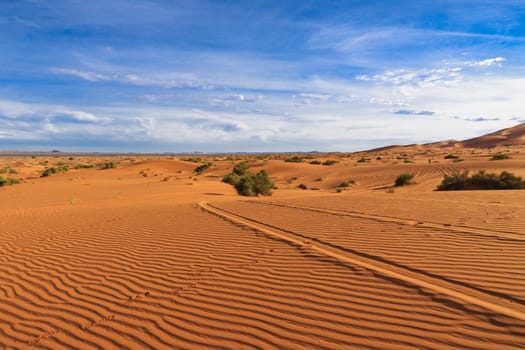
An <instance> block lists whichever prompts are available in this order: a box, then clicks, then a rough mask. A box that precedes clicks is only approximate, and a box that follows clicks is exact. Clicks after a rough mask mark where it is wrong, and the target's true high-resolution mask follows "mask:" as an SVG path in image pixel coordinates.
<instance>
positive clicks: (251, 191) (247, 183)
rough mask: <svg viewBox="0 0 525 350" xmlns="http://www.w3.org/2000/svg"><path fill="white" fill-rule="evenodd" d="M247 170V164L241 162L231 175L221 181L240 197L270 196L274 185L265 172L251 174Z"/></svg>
mask: <svg viewBox="0 0 525 350" xmlns="http://www.w3.org/2000/svg"><path fill="white" fill-rule="evenodd" d="M248 169H249V167H248V163H246V162H241V163H239V164H237V165H236V166H235V167H234V169H233V172H232V173H231V174H228V175H226V176H224V178H223V179H222V181H223V182H225V183H228V184H230V185H232V186H233V187H235V189H236V190H237V193H239V194H240V195H241V196H257V195H263V196H270V195H271V194H272V189H273V188H275V184H274V183H273V181H271V180H270V178H269V177H268V174H267V173H266V171H264V170H261V171H259V172H258V173H256V174H251V173H250V172H249V171H248Z"/></svg>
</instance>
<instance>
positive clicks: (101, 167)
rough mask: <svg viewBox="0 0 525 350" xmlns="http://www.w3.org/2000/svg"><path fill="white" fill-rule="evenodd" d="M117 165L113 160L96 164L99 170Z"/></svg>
mask: <svg viewBox="0 0 525 350" xmlns="http://www.w3.org/2000/svg"><path fill="white" fill-rule="evenodd" d="M117 165H118V163H117V162H115V161H111V162H102V163H98V164H97V166H98V168H99V169H100V170H105V169H114V168H116V167H117Z"/></svg>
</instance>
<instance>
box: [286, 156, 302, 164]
mask: <svg viewBox="0 0 525 350" xmlns="http://www.w3.org/2000/svg"><path fill="white" fill-rule="evenodd" d="M284 161H285V162H286V163H302V162H303V158H301V157H298V156H294V157H291V158H286V159H285V160H284Z"/></svg>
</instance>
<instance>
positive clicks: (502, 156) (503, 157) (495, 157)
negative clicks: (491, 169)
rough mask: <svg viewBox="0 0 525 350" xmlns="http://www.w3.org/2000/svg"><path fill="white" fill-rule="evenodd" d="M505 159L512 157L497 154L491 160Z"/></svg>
mask: <svg viewBox="0 0 525 350" xmlns="http://www.w3.org/2000/svg"><path fill="white" fill-rule="evenodd" d="M504 159H510V157H509V156H508V155H506V154H495V155H493V156H492V158H490V160H504Z"/></svg>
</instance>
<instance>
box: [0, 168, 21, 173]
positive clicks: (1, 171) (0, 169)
mask: <svg viewBox="0 0 525 350" xmlns="http://www.w3.org/2000/svg"><path fill="white" fill-rule="evenodd" d="M0 174H18V171H16V170H15V169H13V168H11V167H8V166H6V167H4V168H0Z"/></svg>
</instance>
